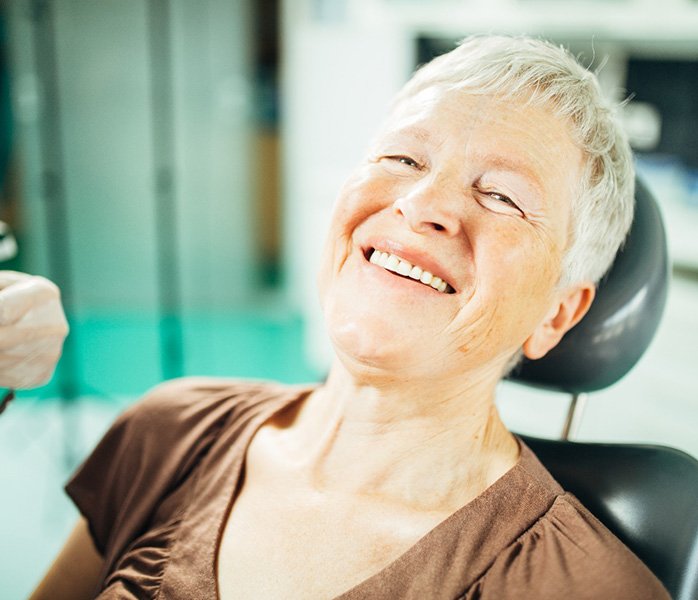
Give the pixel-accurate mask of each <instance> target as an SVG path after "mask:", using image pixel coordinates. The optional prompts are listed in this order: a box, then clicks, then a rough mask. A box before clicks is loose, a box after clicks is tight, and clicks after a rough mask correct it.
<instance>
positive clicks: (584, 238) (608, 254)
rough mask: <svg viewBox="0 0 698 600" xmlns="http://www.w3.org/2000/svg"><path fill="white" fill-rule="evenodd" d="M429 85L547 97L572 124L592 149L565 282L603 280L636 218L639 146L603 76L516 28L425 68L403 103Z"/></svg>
mask: <svg viewBox="0 0 698 600" xmlns="http://www.w3.org/2000/svg"><path fill="white" fill-rule="evenodd" d="M429 87H442V88H445V89H447V90H465V91H467V92H469V93H475V94H482V95H492V96H496V97H504V98H512V97H516V98H521V99H522V100H523V101H525V102H530V103H533V104H536V105H544V106H546V107H548V108H550V110H551V111H552V113H553V114H555V115H556V116H557V117H558V118H561V119H562V120H563V121H565V122H566V123H567V124H568V128H569V131H570V133H571V135H572V139H573V140H574V141H575V143H576V144H577V145H578V147H579V148H580V149H581V150H582V152H583V155H584V157H585V164H584V169H583V175H582V181H581V182H580V186H579V190H578V197H577V198H576V200H575V201H574V204H573V209H572V223H571V231H570V235H569V241H568V244H567V248H566V252H565V256H564V259H563V265H562V272H561V278H560V281H559V285H561V286H565V285H569V284H572V283H579V282H583V281H592V282H594V283H596V282H598V281H599V280H600V279H601V277H603V275H604V274H605V273H606V271H607V270H608V269H609V267H610V265H611V263H612V262H613V259H614V257H615V255H616V253H617V251H618V249H619V248H620V246H621V245H622V243H623V240H624V239H625V236H626V235H627V232H628V230H629V229H630V224H631V222H632V219H633V207H634V193H635V173H634V166H633V159H632V152H631V150H630V146H629V144H628V141H627V138H626V136H625V134H624V132H623V130H622V129H621V126H620V123H619V121H618V119H617V118H616V107H615V106H614V105H613V103H611V102H610V101H608V100H606V99H605V98H604V97H603V95H602V94H601V90H600V87H599V83H598V80H597V78H596V76H595V75H594V74H593V73H591V72H590V71H588V70H587V69H585V68H584V67H583V66H581V65H580V64H579V63H578V62H577V60H576V59H575V58H574V57H573V56H572V55H571V54H570V53H569V52H568V51H567V50H565V49H564V48H562V47H558V46H555V45H553V44H551V43H549V42H546V41H542V40H537V39H532V38H526V37H512V36H472V37H468V38H466V39H465V40H463V41H462V42H461V43H460V44H459V45H458V46H457V47H456V48H455V49H454V50H452V51H451V52H449V53H447V54H444V55H442V56H439V57H437V58H435V59H434V60H432V61H431V62H429V63H428V64H427V65H425V66H423V67H422V68H421V69H419V70H418V71H417V72H416V73H415V75H414V76H413V77H412V78H411V79H410V80H409V81H408V82H407V83H406V84H405V86H404V87H403V89H402V90H401V91H400V93H399V94H398V96H397V97H396V99H395V102H396V104H398V103H400V102H402V101H403V100H405V99H407V98H409V97H412V96H413V95H415V94H417V93H418V92H420V91H422V90H424V89H426V88H429Z"/></svg>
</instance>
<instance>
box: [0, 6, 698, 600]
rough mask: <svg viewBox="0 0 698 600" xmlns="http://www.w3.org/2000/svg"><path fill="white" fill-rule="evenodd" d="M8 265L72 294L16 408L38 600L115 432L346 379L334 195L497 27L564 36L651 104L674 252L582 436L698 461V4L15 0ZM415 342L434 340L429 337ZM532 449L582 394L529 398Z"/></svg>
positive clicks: (652, 147)
mask: <svg viewBox="0 0 698 600" xmlns="http://www.w3.org/2000/svg"><path fill="white" fill-rule="evenodd" d="M0 18H1V21H0V25H1V26H2V32H1V35H2V49H1V50H2V61H3V64H2V65H1V66H2V70H3V73H2V76H3V81H2V82H0V83H1V84H2V85H3V90H2V93H3V95H4V98H3V100H2V103H3V106H2V110H3V114H2V119H3V121H2V127H3V130H2V134H3V137H4V138H5V140H6V143H7V145H8V147H9V148H10V149H11V153H10V159H9V162H8V167H7V170H6V173H4V174H3V177H2V181H3V187H2V196H1V198H0V219H1V220H2V221H5V222H6V223H7V224H8V225H9V226H10V228H11V230H12V232H13V234H14V237H15V238H16V240H17V253H16V255H15V256H14V257H5V260H4V262H3V263H0V268H2V269H13V270H18V271H24V272H28V273H34V274H40V275H43V276H45V277H48V278H49V279H51V280H53V281H54V282H56V283H57V284H58V285H59V287H60V288H61V291H62V297H63V302H64V307H65V310H66V313H67V315H68V318H69V322H70V327H71V332H70V335H69V337H68V338H67V340H66V342H65V346H64V351H63V356H62V358H61V361H60V362H59V365H58V368H57V370H56V373H55V375H54V376H53V378H52V380H51V381H50V382H49V383H48V384H47V385H45V386H43V387H40V388H37V389H33V390H26V391H22V392H19V393H18V398H17V399H16V400H15V402H14V403H13V404H12V405H11V406H10V407H9V408H8V409H7V411H6V412H5V413H4V414H3V415H2V416H1V417H0V473H1V474H2V479H1V481H2V486H1V489H2V495H1V496H0V503H1V505H2V510H1V511H0V514H1V516H0V555H1V559H0V582H1V583H0V597H2V598H8V599H10V598H22V597H26V596H27V595H28V593H29V592H30V590H31V589H32V588H33V586H34V585H35V583H36V582H37V581H38V580H39V578H40V577H41V575H42V574H43V572H44V571H45V570H46V568H47V566H48V565H49V564H50V561H51V560H52V558H53V557H54V556H55V554H56V552H57V551H58V549H59V548H60V546H61V545H62V542H63V540H64V539H65V537H66V535H67V533H68V532H69V530H70V528H71V527H72V524H73V522H74V521H75V519H76V517H77V513H76V510H75V508H74V507H73V506H72V504H71V503H70V502H69V500H68V499H67V497H66V496H65V495H64V493H63V491H62V486H63V484H64V483H65V481H66V479H67V477H68V476H69V474H70V473H71V472H72V470H73V469H74V468H75V467H76V466H77V465H78V464H79V463H80V461H81V460H82V459H83V458H84V457H85V455H86V454H87V453H88V452H89V450H90V449H91V448H92V447H93V445H94V444H95V443H96V442H97V440H98V439H99V437H100V436H101V434H102V433H103V432H104V431H105V429H106V428H107V427H108V425H109V424H110V422H111V421H112V420H113V419H114V417H115V416H116V415H117V414H118V413H119V412H120V411H122V410H123V409H124V408H125V407H126V406H128V405H129V404H131V403H133V402H135V401H136V400H137V399H138V397H139V396H140V395H142V394H143V393H144V392H145V391H146V390H148V389H149V388H151V387H153V386H154V385H156V384H157V383H159V382H161V381H163V380H165V379H170V378H173V377H180V376H187V375H213V376H223V377H232V378H257V379H274V380H279V381H282V382H288V383H300V382H308V381H320V380H321V379H322V377H323V376H324V374H325V372H326V369H327V367H328V364H329V360H330V358H329V357H330V349H329V344H328V342H327V341H326V339H325V335H324V332H323V326H322V318H321V315H320V311H319V306H318V302H317V299H316V295H315V282H314V277H315V275H314V273H315V271H316V267H317V265H318V262H319V256H320V252H321V246H322V241H323V234H324V231H325V228H326V223H327V220H328V217H329V214H330V211H331V208H332V204H333V199H334V196H335V195H336V193H337V191H338V189H339V187H340V185H341V183H342V181H343V179H344V178H345V177H346V176H347V175H348V174H349V172H350V170H351V169H352V167H353V166H354V165H355V164H356V162H357V161H358V160H359V159H360V157H361V154H362V151H363V149H364V146H365V144H366V142H367V140H368V139H369V138H370V137H371V134H372V132H373V131H374V130H375V128H376V126H377V125H378V123H379V122H380V121H381V119H382V118H383V117H384V116H385V114H386V111H387V108H388V104H389V101H390V99H391V97H392V95H393V94H394V93H395V92H396V91H397V90H398V88H399V87H400V86H401V85H402V84H403V83H404V82H405V81H406V79H407V78H408V77H409V75H410V73H411V72H412V71H413V70H414V69H415V67H416V66H417V65H418V64H420V63H422V62H425V61H426V60H428V59H429V58H431V57H432V56H435V55H436V54H438V53H440V52H443V51H445V50H447V49H449V48H450V47H452V45H453V43H454V42H455V41H456V40H458V39H460V38H462V37H464V36H466V35H468V34H471V33H486V32H502V33H526V34H532V35H537V36H542V37H545V38H548V39H551V40H553V41H555V42H557V43H560V44H564V45H566V46H567V47H569V48H570V49H571V51H572V52H573V53H574V54H575V55H577V56H579V57H580V60H581V61H582V62H583V63H584V64H585V65H589V66H590V67H591V68H592V69H595V70H598V73H599V77H600V81H601V84H602V86H603V88H604V91H605V93H607V94H609V95H610V96H612V97H613V98H615V99H616V100H617V101H625V104H624V105H623V109H622V117H623V122H624V124H625V127H626V131H627V134H628V136H629V138H630V140H631V142H632V145H633V147H634V149H635V153H636V161H637V170H638V173H639V174H640V176H641V177H642V179H643V180H644V182H645V183H646V184H647V186H648V187H649V189H650V190H651V191H652V193H653V194H654V196H655V198H656V200H657V202H658V204H659V206H660V210H661V213H662V215H663V219H664V223H665V227H666V232H667V239H668V244H669V258H670V284H669V292H668V297H667V303H666V308H665V311H664V315H663V319H662V321H661V323H660V325H659V328H658V330H657V333H656V335H655V337H654V339H653V341H652V343H651V344H650V346H649V348H648V350H647V351H646V352H645V354H644V355H643V356H642V358H641V359H640V360H639V362H638V363H637V365H636V366H635V367H634V368H633V369H632V370H631V371H630V372H629V374H628V375H626V376H625V377H624V378H623V379H622V380H621V381H620V382H618V383H616V384H614V385H612V386H610V387H609V388H607V389H604V390H600V391H598V392H595V393H593V394H590V395H589V397H588V398H587V401H586V405H585V409H584V412H583V413H582V414H581V415H580V416H579V417H578V420H577V423H576V431H575V432H574V439H578V440H584V441H603V442H640V443H653V444H662V445H668V446H672V447H674V448H678V449H680V450H682V451H684V452H686V453H688V454H691V455H693V456H694V457H698V383H696V379H695V369H696V362H695V361H696V356H697V354H698V135H697V133H698V1H696V0H664V2H662V3H659V2H655V1H653V0H609V1H607V2H602V1H595V0H421V1H418V0H254V1H253V0H197V1H196V2H194V1H191V0H102V1H100V2H91V1H89V0H53V1H51V0H48V1H41V0H9V1H7V2H5V3H3V4H2V7H1V8H0ZM406 326H409V324H406ZM497 402H498V405H499V408H500V410H501V413H502V415H503V418H504V420H505V422H506V423H507V425H508V426H509V427H510V428H511V429H512V430H514V431H516V432H518V433H523V434H528V435H534V436H538V437H549V438H557V437H559V436H560V431H561V428H562V426H563V422H564V420H565V415H566V413H567V409H568V405H569V402H570V399H569V397H568V396H567V395H565V394H562V393H559V392H552V391H545V390H542V389H538V388H535V389H534V388H530V387H526V386H522V385H520V384H517V383H513V382H504V383H502V385H501V389H500V391H499V396H498V400H497Z"/></svg>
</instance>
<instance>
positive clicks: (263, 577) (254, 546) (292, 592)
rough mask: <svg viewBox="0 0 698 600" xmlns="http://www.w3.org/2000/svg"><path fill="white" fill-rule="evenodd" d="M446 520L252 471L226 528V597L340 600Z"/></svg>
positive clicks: (221, 562)
mask: <svg viewBox="0 0 698 600" xmlns="http://www.w3.org/2000/svg"><path fill="white" fill-rule="evenodd" d="M279 481H281V482H282V483H283V478H282V477H280V478H279ZM443 518H444V515H443V514H427V515H424V514H419V515H415V514H409V513H406V512H404V511H400V510H398V509H395V507H387V506H383V505H380V504H379V503H376V502H371V501H367V500H363V499H349V498H346V497H341V496H333V495H331V494H319V493H313V492H309V491H307V490H303V489H302V488H299V487H296V486H293V485H271V484H268V483H267V484H265V483H264V482H263V481H262V482H259V481H257V480H255V478H254V477H250V478H249V480H248V481H246V482H245V484H244V485H243V487H242V489H241V490H240V492H239V494H238V497H237V498H236V500H235V503H234V505H233V509H232V511H231V513H230V515H229V517H228V520H227V522H226V524H225V527H224V531H223V536H222V540H221V545H220V548H219V554H218V584H219V591H220V597H221V599H222V600H233V599H237V598H240V599H242V598H285V599H292V598H335V597H337V596H340V595H341V594H343V593H344V592H346V591H348V590H349V589H351V588H353V587H354V586H356V585H358V584H360V583H362V582H363V581H365V580H367V579H369V578H371V577H372V576H373V575H376V574H378V573H380V572H381V571H382V570H384V569H385V568H386V567H388V565H390V563H392V562H393V561H395V559H397V558H398V557H400V556H401V555H403V554H405V553H406V552H408V551H410V550H411V549H413V548H414V547H415V546H416V544H417V543H418V542H419V540H420V538H421V537H423V536H424V535H425V534H426V533H427V532H428V531H429V530H430V529H432V528H433V527H434V526H435V525H436V524H438V522H440V521H441V520H442V519H443Z"/></svg>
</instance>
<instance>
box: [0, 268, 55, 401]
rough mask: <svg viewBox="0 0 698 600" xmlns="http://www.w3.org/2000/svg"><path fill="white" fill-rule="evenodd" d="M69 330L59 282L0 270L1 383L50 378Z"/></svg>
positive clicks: (32, 382)
mask: <svg viewBox="0 0 698 600" xmlns="http://www.w3.org/2000/svg"><path fill="white" fill-rule="evenodd" d="M67 334H68V323H67V321H66V318H65V314H64V313H63V307H62V305H61V298H60V291H59V290H58V288H57V287H56V285H55V284H53V283H51V282H50V281H49V280H48V279H44V278H43V277H36V276H32V275H26V274H24V273H17V272H16V271H0V387H5V388H16V389H18V388H31V387H36V386H38V385H42V384H44V383H46V382H48V380H49V379H51V375H53V371H54V369H55V368H56V363H57V362H58V359H59V358H60V356H61V350H62V349H63V340H64V339H65V337H66V335H67Z"/></svg>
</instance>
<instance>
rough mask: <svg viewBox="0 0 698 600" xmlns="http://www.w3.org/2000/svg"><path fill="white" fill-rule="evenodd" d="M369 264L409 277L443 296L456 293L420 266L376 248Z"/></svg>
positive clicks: (372, 252)
mask: <svg viewBox="0 0 698 600" xmlns="http://www.w3.org/2000/svg"><path fill="white" fill-rule="evenodd" d="M369 262H371V263H373V264H374V265H376V266H378V267H383V268H384V269H386V270H388V271H391V272H393V273H395V274H397V275H401V276H403V277H409V278H410V279H414V280H415V281H419V282H420V283H423V284H424V285H428V286H430V287H432V288H434V289H435V290H436V291H437V292H441V293H442V294H453V293H454V292H455V290H454V289H453V288H452V287H451V286H450V285H449V284H448V283H447V282H445V281H444V280H443V279H441V278H440V277H435V276H434V275H433V274H432V273H430V272H429V271H427V270H425V269H423V268H422V267H420V266H419V265H413V264H412V263H410V262H409V261H406V260H405V259H404V258H401V257H399V256H397V255H396V254H390V253H389V252H381V251H380V250H376V249H375V248H374V249H373V250H371V256H370V258H369Z"/></svg>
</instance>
